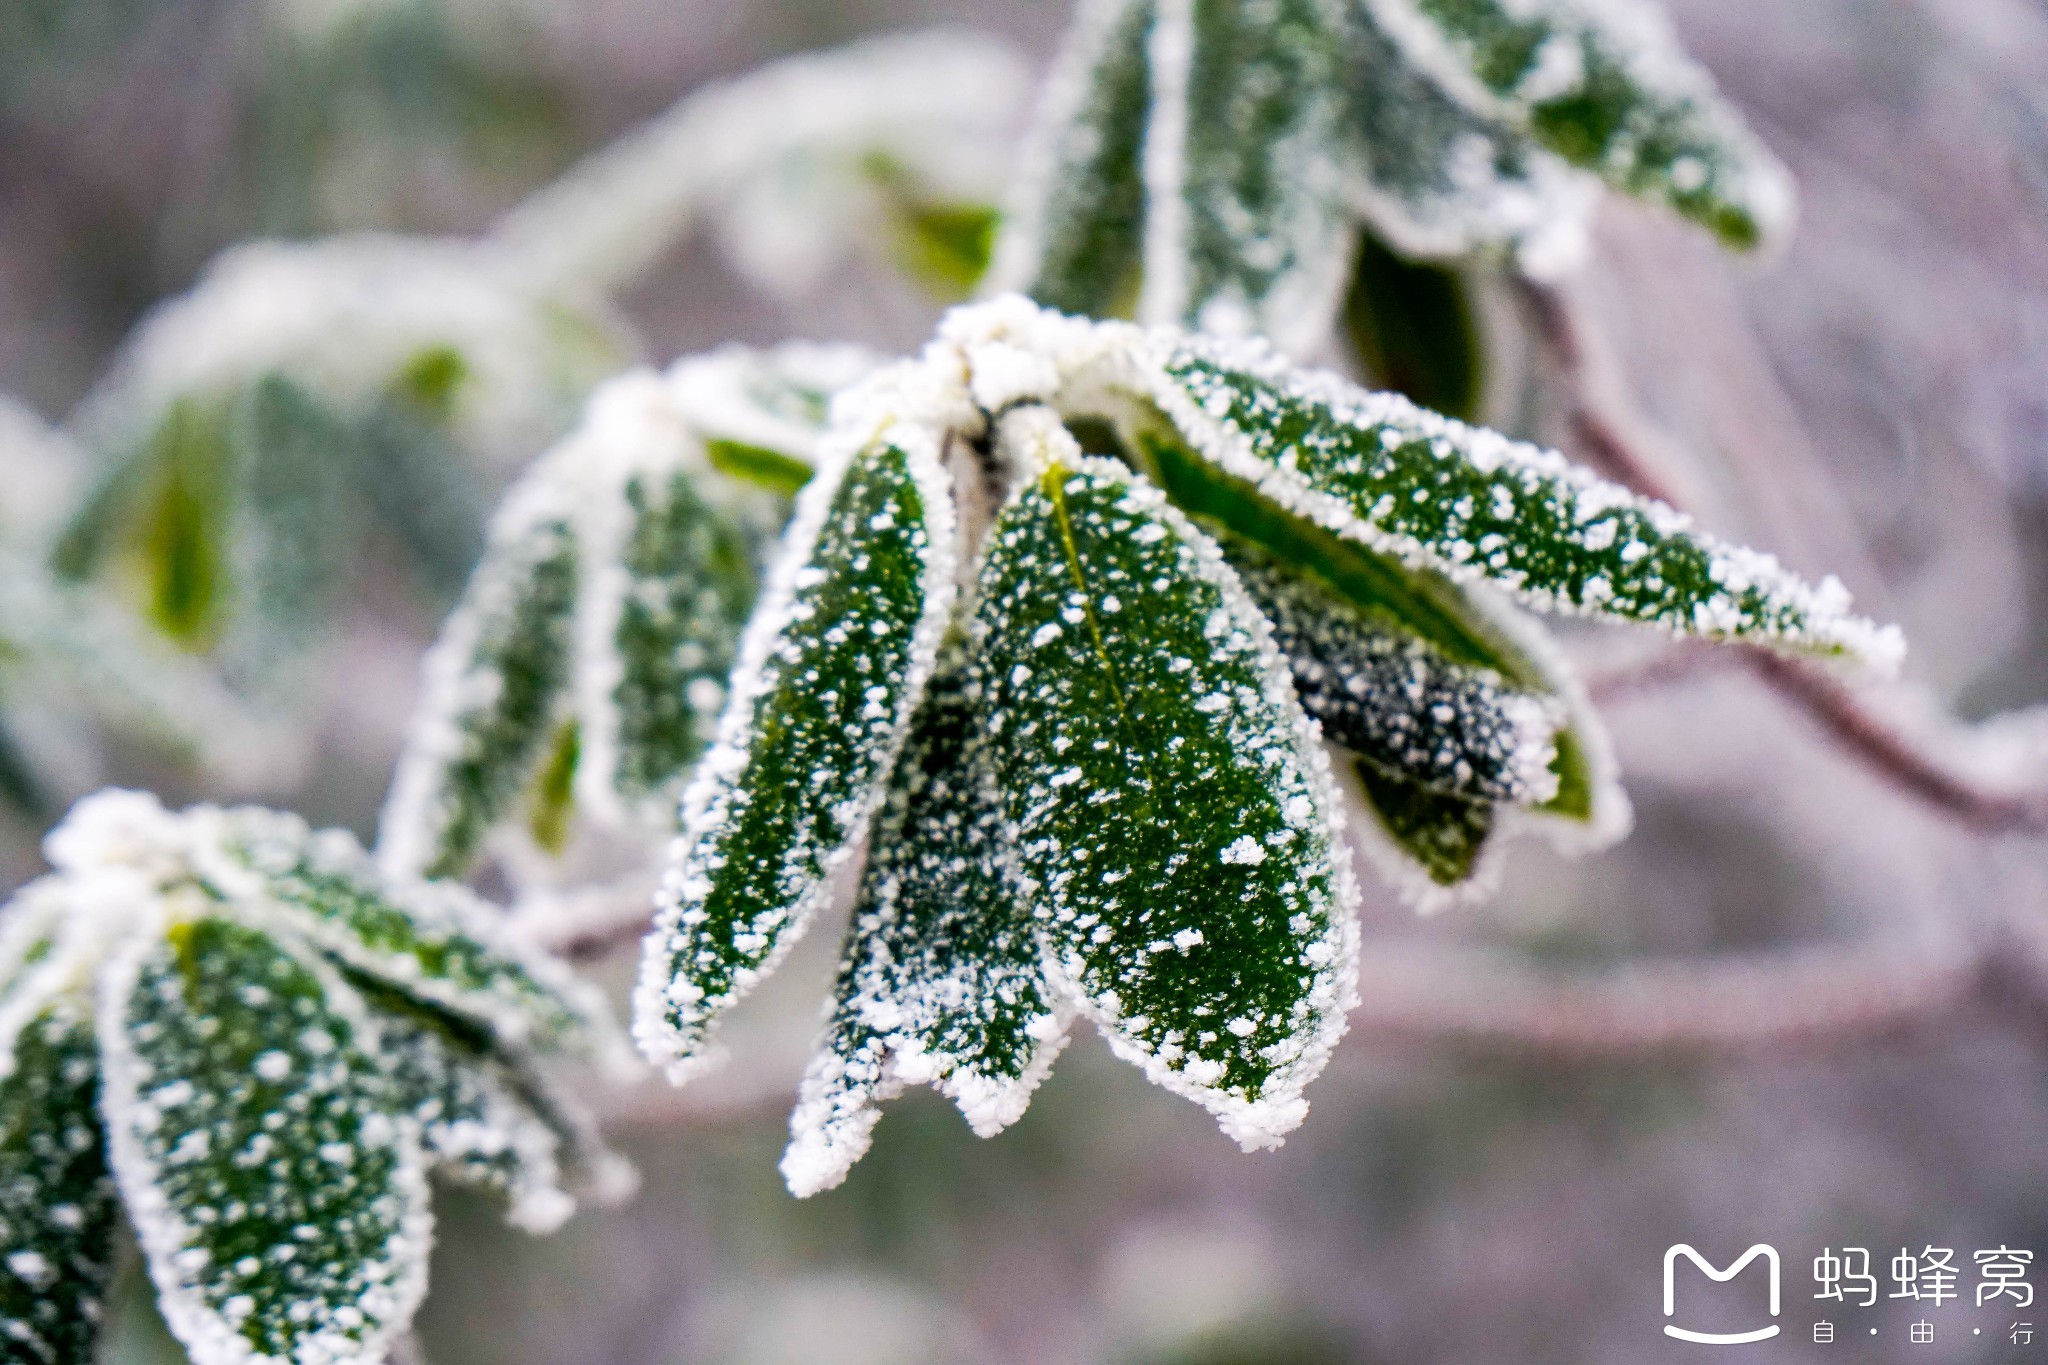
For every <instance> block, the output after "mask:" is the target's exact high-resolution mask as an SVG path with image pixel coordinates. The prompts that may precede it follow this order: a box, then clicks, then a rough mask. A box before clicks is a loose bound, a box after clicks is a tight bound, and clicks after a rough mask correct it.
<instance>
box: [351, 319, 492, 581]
mask: <svg viewBox="0 0 2048 1365" xmlns="http://www.w3.org/2000/svg"><path fill="white" fill-rule="evenodd" d="M425 354H426V355H431V354H433V352H431V351H430V352H427V353H425ZM421 359H422V360H424V359H425V355H423V356H422V357H421ZM430 368H431V367H430ZM418 380H419V382H420V383H422V384H426V385H428V390H427V391H426V392H423V393H416V392H414V391H412V390H411V389H409V388H402V389H400V390H398V391H395V392H393V393H392V394H389V395H387V396H386V397H385V399H384V400H383V401H382V402H380V403H379V404H377V405H376V407H374V408H373V409H371V410H370V411H369V412H368V413H366V414H365V415H364V416H363V418H362V419H361V421H360V422H359V423H358V425H357V430H356V431H355V432H354V433H353V439H354V445H355V448H356V450H357V458H358V460H359V461H360V462H361V463H360V466H359V467H360V470H361V473H360V474H359V476H358V477H359V479H360V487H361V488H362V489H363V491H364V492H365V493H366V494H367V495H368V497H369V501H370V504H371V506H372V507H373V508H374V509H375V511H376V513H377V516H378V518H379V519H380V520H381V521H382V522H383V523H384V524H385V525H386V526H388V527H390V528H391V529H392V530H393V531H394V532H396V533H397V536H398V539H399V541H400V542H401V543H402V544H403V545H404V546H405V547H406V549H408V550H409V551H411V553H412V559H413V562H414V563H415V564H417V565H418V566H419V569H420V572H421V576H422V577H423V579H424V580H425V583H426V585H427V587H429V588H430V589H432V590H433V592H434V594H435V599H434V600H435V601H436V603H437V604H441V603H443V602H444V599H443V598H442V596H441V595H442V594H447V595H449V596H452V595H454V594H455V593H457V592H459V591H460V590H461V588H462V585H463V584H464V583H465V582H466V581H467V580H468V578H469V576H470V573H471V572H472V571H473V570H474V569H475V567H476V563H477V560H478V558H479V557H480V556H481V555H482V553H483V548H484V534H483V527H484V526H485V524H486V522H487V521H488V519H489V518H488V512H489V508H490V502H489V499H488V498H487V496H486V493H485V489H484V481H483V479H482V478H481V477H480V475H479V473H478V471H477V469H476V466H475V463H474V460H473V458H472V457H471V456H470V455H469V454H468V453H466V452H465V451H464V450H463V449H462V448H461V447H460V446H459V445H458V444H457V443H456V442H455V440H454V439H453V438H452V437H451V436H450V434H449V431H448V428H447V426H446V425H445V423H446V422H447V420H448V418H447V415H446V413H445V412H444V411H443V410H442V402H441V400H440V398H438V397H436V396H435V393H436V391H435V390H434V389H433V386H434V385H436V384H439V383H441V382H442V378H441V377H437V376H436V375H434V374H432V373H430V372H428V373H422V374H421V375H419V376H418Z"/></svg>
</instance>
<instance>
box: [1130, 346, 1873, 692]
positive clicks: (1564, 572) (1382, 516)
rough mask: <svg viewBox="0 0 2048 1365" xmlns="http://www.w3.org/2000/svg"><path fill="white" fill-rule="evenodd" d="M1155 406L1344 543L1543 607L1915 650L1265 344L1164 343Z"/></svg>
mask: <svg viewBox="0 0 2048 1365" xmlns="http://www.w3.org/2000/svg"><path fill="white" fill-rule="evenodd" d="M1154 396H1155V398H1156V400H1157V401H1158V403H1159V405H1160V407H1161V408H1162V409H1163V410H1164V411H1165V413H1166V414H1167V416H1168V418H1169V419H1170V420H1171V421H1172V422H1173V424H1174V425H1175V426H1176V427H1177V428H1178V429H1179V431H1180V433H1181V435H1182V436H1183V437H1184V438H1185V439H1186V440H1187V442H1188V443H1189V445H1190V446H1191V447H1192V448H1193V449H1194V450H1196V451H1197V452H1199V453H1200V454H1201V455H1203V456H1204V457H1205V458H1206V459H1208V460H1209V461H1211V462H1213V463H1214V464H1215V465H1216V466H1217V467H1218V468H1220V469H1222V470H1223V471H1224V472H1226V473H1228V474H1231V475H1233V476H1235V477H1237V478H1239V479H1242V480H1245V481H1246V482H1248V483H1250V484H1252V485H1253V486H1254V487H1255V488H1256V489H1257V490H1258V491H1259V493H1260V494H1261V495H1262V496H1263V497H1264V498H1265V499H1267V500H1268V501H1271V502H1273V503H1275V504H1277V505H1278V506H1280V507H1281V508H1283V509H1285V510H1287V511H1289V512H1292V513H1294V514H1296V515H1298V516H1300V517H1302V518H1303V519H1306V520H1309V521H1312V522H1315V523H1317V524H1319V525H1321V526H1323V527H1325V528H1327V529H1329V530H1330V531H1333V532H1335V533H1336V534H1337V535H1338V536H1340V537H1343V538H1345V539H1349V540H1352V541H1355V542H1357V543H1358V544H1361V545H1364V546H1366V547H1368V548H1370V549H1374V550H1377V551H1379V552H1381V553H1382V554H1387V555H1390V556H1392V557H1394V558H1396V559H1399V560H1401V561H1402V562H1404V563H1407V564H1412V565H1417V566H1421V567H1426V568H1430V569H1434V570H1436V571H1438V572H1441V573H1443V574H1445V575H1447V576H1448V577H1450V578H1451V579H1453V580H1456V581H1461V582H1469V581H1476V580H1481V579H1483V580H1485V581H1487V582H1489V583H1492V584H1494V585H1496V586H1498V587H1499V588H1501V589H1503V590H1504V591H1506V592H1507V593H1509V594H1510V595H1511V596H1513V597H1515V598H1518V599H1519V600H1521V601H1523V602H1526V603H1528V604H1530V605H1532V606H1536V607H1540V608H1543V609H1546V610H1551V611H1560V612H1574V613H1584V614H1598V615H1602V616H1608V617H1612V618H1616V619H1620V620H1626V621H1635V622H1640V623H1643V624H1648V625H1654V626H1658V627H1661V628H1663V629H1665V630H1667V631H1670V632H1672V633H1674V634H1686V635H1700V636H1706V637H1708V638H1711V639H1734V640H1750V641H1754V642H1756V643H1760V644H1770V645H1775V646H1778V647H1781V648H1787V649H1793V650H1800V651H1805V652H1810V653H1817V654H1837V655H1847V656H1851V657H1856V658H1861V659H1863V660H1865V661H1867V662H1870V663H1873V664H1876V665H1879V666H1890V665H1893V664H1895V663H1896V660H1897V658H1898V655H1899V653H1900V651H1901V648H1902V646H1901V644H1900V641H1899V638H1898V635H1897V632H1896V630H1895V629H1889V628H1887V629H1880V628H1879V627H1877V626H1875V625H1873V624H1872V623H1871V622H1869V621H1867V620H1865V619H1863V618H1861V617H1857V616H1854V615H1852V614H1850V612H1849V609H1848V608H1849V594H1848V591H1847V589H1845V588H1844V587H1843V586H1842V585H1841V583H1840V582H1838V581H1837V580H1835V579H1833V578H1829V579H1826V580H1824V581H1823V582H1822V583H1821V585H1820V586H1819V587H1814V586H1812V585H1809V584H1807V583H1805V582H1803V581H1801V580H1800V579H1799V578H1797V577H1795V576H1794V575H1793V574H1791V573H1790V572H1788V571H1787V570H1785V569H1784V568H1783V567H1782V566H1781V565H1779V563H1778V562H1777V560H1775V559H1774V558H1772V557H1771V556H1769V555H1767V554H1763V553H1761V552H1758V551H1755V550H1749V549H1744V548H1742V547H1739V546H1734V545H1728V544H1725V543H1723V542H1721V541H1718V540H1716V539H1714V538H1712V537H1710V536H1707V535H1705V534H1703V533H1700V532H1697V531H1695V530H1694V529H1693V528H1692V524H1691V521H1690V519H1689V518H1687V517H1685V516H1684V515H1682V514H1680V513H1678V512H1676V511H1673V510H1672V509H1671V508H1669V507H1667V506H1665V505H1664V504H1662V503H1658V502H1653V501H1650V500H1649V499H1646V498H1642V497H1639V496H1637V495H1636V494H1634V493H1631V492H1629V491H1628V490H1627V489H1625V488H1623V487H1621V486H1620V485H1618V484H1613V483H1608V482H1606V481H1605V480H1602V479H1600V478H1598V477H1596V476H1595V475H1593V474H1592V473H1590V472H1589V471H1587V470H1585V469H1583V468H1580V467H1578V466H1575V465H1572V464H1570V463H1569V462H1567V461H1566V460H1565V458H1564V457H1563V456H1561V455H1559V454H1557V453H1556V452H1555V451H1549V450H1542V449H1539V448H1537V447H1535V446H1531V445H1524V444H1522V443H1521V442H1518V441H1512V440H1509V439H1508V438H1507V437H1505V436H1501V435H1499V434H1498V433H1495V432H1491V431H1486V430H1483V429H1480V428H1474V427H1468V426H1466V425H1464V424H1463V423H1460V422H1454V421H1451V420H1450V419H1448V418H1445V417H1440V416H1438V415H1437V414H1435V413H1431V412H1428V411H1425V410H1424V409H1421V408H1418V407H1416V406H1415V405H1414V404H1412V403H1410V402H1409V401H1408V400H1406V399H1405V398H1401V397H1399V396H1398V395H1394V394H1384V393H1370V392H1367V391H1366V390H1364V389H1360V388H1357V387H1356V386H1354V385H1351V384H1348V383H1345V382H1344V381H1343V380H1340V379H1338V378H1336V377H1335V376H1333V375H1328V374H1322V373H1315V372H1305V371H1301V370H1297V369H1294V368H1293V367H1291V366H1289V365H1287V364H1286V363H1285V362H1283V361H1281V360H1279V359H1278V358H1277V357H1275V356H1273V355H1272V354H1271V353H1270V352H1266V351H1263V350H1260V349H1257V348H1255V347H1238V348H1226V347H1225V346H1223V345H1222V344H1220V343H1216V342H1213V341H1209V340H1205V339H1203V338H1199V337H1176V338H1170V339H1165V338H1163V339H1162V343H1161V346H1160V352H1159V357H1158V369H1157V371H1156V384H1155V393H1154Z"/></svg>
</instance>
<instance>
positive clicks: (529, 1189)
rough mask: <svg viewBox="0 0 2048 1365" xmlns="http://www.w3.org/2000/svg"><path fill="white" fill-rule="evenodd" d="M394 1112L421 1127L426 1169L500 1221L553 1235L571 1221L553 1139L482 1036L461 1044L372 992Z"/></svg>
mask: <svg viewBox="0 0 2048 1365" xmlns="http://www.w3.org/2000/svg"><path fill="white" fill-rule="evenodd" d="M366 994H367V995H368V998H369V999H370V1001H371V1002H372V1003H373V1004H374V1005H376V1007H377V1028H378V1032H379V1034H380V1035H381V1037H382V1055H383V1057H384V1058H385V1063H386V1067H387V1073H386V1074H387V1075H388V1076H389V1078H390V1080H391V1084H392V1086H393V1088H394V1090H395V1091H396V1099H395V1101H394V1104H395V1107H396V1108H397V1109H398V1110H399V1111H400V1112H402V1113H405V1114H409V1115H411V1116H412V1118H413V1119H414V1120H415V1121H416V1122H417V1123H418V1124H419V1128H420V1141H421V1142H422V1144H424V1146H425V1148H426V1153H427V1158H428V1160H429V1161H430V1162H431V1163H432V1165H433V1167H434V1169H435V1170H436V1171H438V1172H439V1173H440V1174H442V1175H445V1176H447V1177H448V1178H450V1179H453V1180H456V1181H459V1182H461V1183H463V1184H466V1185H473V1186H476V1187H477V1188H479V1189H482V1190H485V1191H487V1192H489V1193H490V1194H492V1195H494V1196H496V1197H497V1198H498V1199H499V1200H500V1201H502V1202H503V1204H504V1205H505V1219H506V1221H507V1222H509V1223H511V1224H512V1225H513V1226H515V1227H519V1228H524V1229H525V1230H526V1231H528V1232H552V1231H553V1230H554V1229H556V1228H558V1227H560V1226H561V1225H562V1223H563V1221H564V1220H566V1219H567V1218H568V1216H569V1215H570V1214H571V1213H573V1212H575V1208H576V1201H575V1200H574V1199H573V1198H571V1197H570V1195H569V1193H568V1192H567V1191H566V1190H565V1189H564V1188H563V1180H562V1170H561V1145H562V1140H561V1137H560V1135H559V1134H557V1133H556V1132H555V1130H554V1129H553V1128H551V1127H550V1126H549V1125H548V1124H547V1122H546V1121H545V1120H543V1119H542V1118H541V1116H540V1115H539V1114H536V1113H535V1112H534V1111H533V1108H532V1106H530V1105H529V1104H527V1103H526V1101H525V1100H524V1099H523V1098H522V1097H521V1095H520V1093H519V1083H518V1080H517V1078H516V1077H515V1076H514V1075H513V1073H512V1072H511V1070H510V1069H509V1068H507V1067H506V1066H505V1065H504V1064H503V1063H501V1062H499V1061H498V1060H497V1059H496V1058H495V1057H493V1056H492V1055H491V1053H490V1051H489V1048H490V1040H489V1038H488V1036H487V1035H480V1034H472V1035H471V1036H469V1037H468V1038H464V1037H462V1036H460V1034H459V1032H458V1030H457V1029H456V1028H454V1027H451V1024H452V1021H450V1020H447V1019H446V1018H445V1017H441V1016H436V1015H435V1014H433V1013H432V1012H430V1011H428V1010H425V1009H422V1008H421V1007H419V1006H418V1005H415V1004H412V1003H411V1002H410V1001H408V1000H407V999H406V998H405V997H403V996H399V995H397V994H396V993H393V992H389V991H378V990H377V989H376V988H375V987H371V988H370V989H369V990H368V991H367V992H366Z"/></svg>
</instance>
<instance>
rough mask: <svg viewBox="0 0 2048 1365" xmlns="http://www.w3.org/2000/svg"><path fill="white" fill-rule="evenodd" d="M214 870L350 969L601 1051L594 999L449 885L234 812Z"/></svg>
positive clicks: (509, 1029) (497, 1025)
mask: <svg viewBox="0 0 2048 1365" xmlns="http://www.w3.org/2000/svg"><path fill="white" fill-rule="evenodd" d="M222 834H223V838H222V853H223V854H224V855H225V864H224V865H223V866H220V867H217V868H204V869H202V871H204V872H207V873H209V874H210V880H211V881H212V882H214V883H216V890H217V891H219V892H220V893H221V894H224V895H226V896H227V897H228V898H230V899H231V900H236V901H243V900H247V901H253V902H256V903H268V904H270V905H271V906H273V907H275V908H276V909H277V910H280V911H282V912H284V913H285V914H286V915H288V916H289V917H290V920H291V923H292V925H293V927H294V932H296V933H298V934H300V935H302V936H303V937H304V938H305V939H307V940H308V941H309V942H311V943H313V944H315V945H317V946H318V947H319V948H320V949H321V950H322V951H323V952H326V953H328V954H330V955H332V956H333V957H334V958H335V959H336V960H337V961H339V962H341V963H344V964H345V965H347V966H348V967H349V968H350V969H351V970H354V971H357V972H361V973H364V974H366V975H369V976H371V977H373V978H375V979H376V980H378V981H381V982H384V983H386V984H388V985H391V986H393V987H395V988H397V989H398V990H400V991H403V992H404V993H405V994H407V995H409V996H411V997H412V998H414V999H415V1000H418V1001H421V1002H422V1003H425V1004H428V1005H431V1006H434V1007H436V1008H439V1009H443V1010H447V1011H450V1012H452V1013H454V1014H456V1015H459V1016H461V1017H462V1018H465V1019H469V1020H471V1021H473V1022H475V1023H477V1024H480V1025H482V1026H484V1027H485V1028H487V1029H489V1030H490V1031H491V1032H492V1033H494V1034H495V1035H497V1036H499V1037H502V1038H504V1039H506V1040H507V1041H508V1042H510V1043H528V1042H531V1043H552V1044H560V1045H567V1046H572V1047H581V1048H585V1049H589V1050H602V1049H603V1047H604V1046H605V1044H606V1043H607V1042H608V1041H609V1032H610V1026H609V1025H608V1024H607V1022H606V1021H605V1017H604V1009H603V1006H602V1005H601V1003H599V1002H598V1001H597V999H596V998H595V996H594V995H593V994H592V992H591V991H590V990H589V988H588V987H586V986H584V985H583V984H582V983H580V982H578V981H577V980H576V979H575V978H574V977H573V976H572V975H571V974H570V973H569V971H568V970H567V969H566V968H565V967H563V966H561V965H560V964H559V963H557V962H555V961H553V960H552V959H550V958H548V957H546V956H545V955H544V954H541V953H539V952H537V951H535V950H533V949H531V948H528V947H527V946H526V945H525V944H524V943H523V942H521V941H520V940H519V939H518V938H517V937H515V936H514V934H513V933H512V931H511V930H510V929H508V928H507V926H506V924H505V921H504V917H503V916H502V915H501V914H500V913H498V912H497V911H495V910H494V909H493V908H492V907H490V906H489V905H486V904H485V903H484V902H482V901H481V900H479V899H477V897H475V896H474V895H473V894H472V893H470V892H469V891H467V890H466V889H464V888H463V887H461V886H459V885H457V884H455V883H453V882H419V881H414V880H412V879H409V878H403V877H391V876H387V875H384V874H381V873H380V872H379V871H378V870H377V868H376V867H375V866H374V865H373V864H372V863H371V861H370V859H369V857H368V856H367V855H366V854H365V853H364V852H363V851H362V849H361V848H360V847H359V846H358V845H357V844H356V842H355V840H354V839H353V838H352V837H351V836H349V835H348V834H347V833H345V832H343V831H340V830H324V831H321V832H319V833H314V832H312V831H310V830H308V829H307V828H306V825H305V822H304V821H302V820H300V819H298V818H297V817H296V816H291V815H282V814H277V813H275V812H271V811H262V810H254V809H243V810H237V811H232V812H229V813H228V814H227V816H226V818H225V821H224V823H223V826H222Z"/></svg>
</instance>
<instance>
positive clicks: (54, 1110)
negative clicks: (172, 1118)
mask: <svg viewBox="0 0 2048 1365" xmlns="http://www.w3.org/2000/svg"><path fill="white" fill-rule="evenodd" d="M11 1041H12V1048H11V1052H12V1058H11V1060H12V1063H13V1065H12V1069H11V1070H9V1071H8V1072H7V1073H6V1074H5V1075H4V1076H0V1356H4V1357H5V1358H6V1359H7V1360H9V1361H20V1362H30V1361H33V1362H36V1365H86V1363H87V1362H89V1361H91V1360H92V1359H93V1346H94V1341H95V1338H96V1337H97V1336H98V1333H99V1324H100V1308H101V1298H102V1295H103V1294H104V1293H105V1291H106V1286H107V1281H108V1278H109V1274H110V1268H111V1265H112V1261H113V1239H114V1226H115V1217H116V1210H115V1198H114V1183H113V1181H112V1180H111V1179H110V1178H109V1177H108V1175H107V1164H106V1155H105V1151H104V1149H103V1146H102V1143H101V1139H100V1119H99V1111H98V1108H97V1105H96V1103H95V1101H96V1100H97V1098H98V1093H99V1063H98V1047H97V1044H96V1043H95V1041H94V1038H93V1030H92V1020H91V1017H90V1013H89V1007H88V1006H87V1004H86V1002H85V1001H83V1000H81V999H78V998H76V997H71V996H66V997H61V998H59V999H58V1000H56V1001H53V1002H52V1003H51V1004H50V1005H49V1006H48V1007H47V1008H45V1009H43V1010H42V1011H41V1012H40V1013H38V1014H37V1015H36V1016H35V1017H34V1018H33V1019H31V1020H29V1021H28V1023H27V1024H26V1026H25V1027H23V1028H22V1030H21V1032H20V1034H19V1035H18V1036H17V1037H16V1038H14V1039H13V1040H11Z"/></svg>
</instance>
